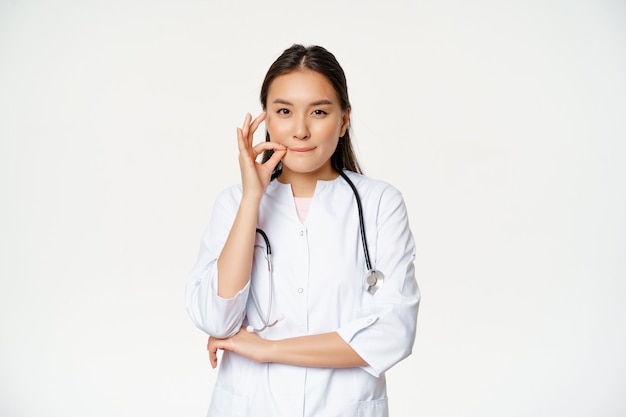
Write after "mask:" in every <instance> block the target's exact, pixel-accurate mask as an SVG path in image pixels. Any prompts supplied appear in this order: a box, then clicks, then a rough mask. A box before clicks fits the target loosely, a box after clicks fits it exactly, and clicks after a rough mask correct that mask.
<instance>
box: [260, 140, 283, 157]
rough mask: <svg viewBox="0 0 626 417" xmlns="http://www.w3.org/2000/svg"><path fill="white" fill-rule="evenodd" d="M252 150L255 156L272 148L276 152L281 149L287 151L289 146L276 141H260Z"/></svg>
mask: <svg viewBox="0 0 626 417" xmlns="http://www.w3.org/2000/svg"><path fill="white" fill-rule="evenodd" d="M252 150H253V151H254V155H255V156H259V155H260V154H262V153H263V152H265V151H270V150H271V151H275V152H279V151H285V152H287V148H286V147H285V146H283V145H281V144H278V143H276V142H259V143H257V144H256V145H255V146H254V148H252Z"/></svg>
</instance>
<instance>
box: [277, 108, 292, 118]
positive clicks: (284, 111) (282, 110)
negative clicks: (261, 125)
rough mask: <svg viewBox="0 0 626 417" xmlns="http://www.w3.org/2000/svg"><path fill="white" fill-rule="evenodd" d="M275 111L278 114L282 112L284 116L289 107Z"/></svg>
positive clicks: (287, 112)
mask: <svg viewBox="0 0 626 417" xmlns="http://www.w3.org/2000/svg"><path fill="white" fill-rule="evenodd" d="M276 113H278V114H282V115H283V116H286V115H288V114H289V113H290V112H289V109H279V110H278V111H277V112H276Z"/></svg>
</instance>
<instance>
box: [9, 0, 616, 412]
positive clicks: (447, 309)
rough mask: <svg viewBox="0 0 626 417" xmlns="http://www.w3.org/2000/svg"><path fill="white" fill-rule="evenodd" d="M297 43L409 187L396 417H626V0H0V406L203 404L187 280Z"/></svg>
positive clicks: (364, 155) (382, 166)
mask: <svg viewBox="0 0 626 417" xmlns="http://www.w3.org/2000/svg"><path fill="white" fill-rule="evenodd" d="M261 3H262V5H261ZM292 43H304V44H320V45H323V46H325V47H327V48H328V49H329V50H331V51H332V52H334V53H335V55H336V56H337V58H338V59H339V61H340V62H341V63H342V65H343V66H344V69H345V71H346V73H347V76H348V81H349V87H350V93H351V101H352V105H353V135H354V138H355V140H356V142H357V150H358V155H359V158H360V160H361V162H362V164H363V166H364V168H365V170H366V173H367V174H369V175H370V176H373V177H377V178H380V179H384V180H386V181H389V182H391V183H392V184H394V185H395V186H396V187H398V188H399V189H400V190H401V191H402V192H403V194H404V196H405V199H406V202H407V205H408V208H409V214H410V220H411V226H412V230H413V232H414V235H415V238H416V241H417V245H418V259H417V263H416V268H417V273H418V281H419V284H420V286H421V289H422V292H423V301H422V305H421V309H420V315H419V319H418V335H417V339H416V344H415V349H414V353H413V355H412V356H411V357H409V358H408V359H407V360H405V361H404V362H402V363H400V364H399V365H398V366H397V367H396V368H394V369H392V370H391V371H390V372H389V374H388V377H389V390H390V408H391V412H392V415H393V416H429V417H433V416H436V417H439V416H441V417H452V416H454V417H457V416H459V417H461V416H462V417H473V416H476V417H479V416H480V417H486V416H509V417H510V416H540V417H542V416H574V417H576V416H580V417H583V416H594V417H600V416H607V417H608V416H623V415H626V395H625V393H626V353H625V352H626V307H625V304H624V297H625V296H626V260H625V254H626V168H625V165H626V162H625V161H626V75H625V74H626V4H625V3H624V2H623V1H619V0H614V1H610V0H588V1H558V0H547V1H546V0H531V1H519V2H513V1H496V0H479V1H473V2H464V1H447V0H444V1H415V2H410V3H409V2H399V1H395V2H384V3H383V2H372V1H360V2H356V1H351V2H331V1H316V2H306V3H305V2H295V1H289V2H287V1H284V2H279V1H266V2H259V3H252V2H249V3H244V2H230V3H228V4H226V3H225V2H224V4H220V3H217V2H209V1H168V2H166V1H148V0H128V1H121V0H113V1H111V0H109V1H100V2H96V1H84V0H82V1H79V0H76V1H71V0H57V1H43V0H32V1H28V0H23V1H22V0H12V1H9V0H0V416H2V417H5V416H6V417H21V416H28V417H32V416H47V417H49V416H55V417H56V416H58V417H78V416H81V417H83V416H148V415H149V416H157V417H160V416H189V417H192V416H203V415H205V413H206V410H207V407H208V402H209V398H210V392H211V387H212V384H213V381H214V378H215V375H216V372H215V371H213V370H211V369H210V367H209V364H208V360H207V355H206V351H205V340H206V339H205V337H204V336H203V335H202V334H201V333H200V331H198V330H196V328H195V327H193V325H192V323H191V321H190V320H189V319H188V317H187V315H186V312H185V310H184V301H183V289H184V282H185V279H186V275H187V273H188V272H189V270H190V269H191V267H192V265H193V263H194V261H195V257H196V254H197V250H198V245H199V240H200V234H201V232H202V229H203V227H204V225H205V224H206V222H207V221H208V217H209V214H210V210H211V206H212V203H213V200H214V198H215V196H216V194H217V193H218V192H219V191H220V190H222V189H223V188H225V187H227V186H228V185H230V184H232V183H236V182H238V181H239V177H238V166H237V153H236V143H235V127H236V126H238V125H240V124H241V122H242V121H243V118H244V115H245V113H246V112H248V111H249V112H252V113H253V114H257V113H258V112H260V105H259V103H258V92H259V88H260V86H261V82H262V79H263V76H264V74H265V72H266V70H267V68H268V66H269V65H270V63H271V62H272V61H273V60H274V59H275V58H276V57H277V56H278V55H279V54H280V52H282V50H283V49H285V48H287V47H288V46H290V45H291V44H292ZM260 139H261V137H260V136H259V140H260Z"/></svg>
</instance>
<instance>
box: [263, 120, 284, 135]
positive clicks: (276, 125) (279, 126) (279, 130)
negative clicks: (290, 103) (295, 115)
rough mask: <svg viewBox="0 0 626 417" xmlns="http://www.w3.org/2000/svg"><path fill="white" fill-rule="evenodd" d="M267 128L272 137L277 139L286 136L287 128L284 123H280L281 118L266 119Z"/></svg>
mask: <svg viewBox="0 0 626 417" xmlns="http://www.w3.org/2000/svg"><path fill="white" fill-rule="evenodd" d="M265 129H266V130H267V133H269V135H270V139H271V140H272V141H276V140H279V139H281V138H282V137H284V135H285V129H286V128H285V124H284V123H280V120H277V119H272V118H267V119H266V120H265Z"/></svg>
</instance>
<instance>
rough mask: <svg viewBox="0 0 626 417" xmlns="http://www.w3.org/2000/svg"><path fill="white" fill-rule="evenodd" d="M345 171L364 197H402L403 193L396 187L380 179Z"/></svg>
mask: <svg viewBox="0 0 626 417" xmlns="http://www.w3.org/2000/svg"><path fill="white" fill-rule="evenodd" d="M344 173H345V174H346V175H347V176H348V178H350V180H351V181H352V182H353V183H354V186H355V187H356V188H357V190H358V191H359V194H360V195H361V197H362V198H364V199H365V198H374V199H390V198H391V199H400V200H402V193H401V192H400V190H398V189H397V188H396V187H394V186H393V185H391V184H390V183H388V182H387V181H383V180H380V179H376V178H372V177H368V176H367V175H364V174H358V173H356V172H352V171H344Z"/></svg>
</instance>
